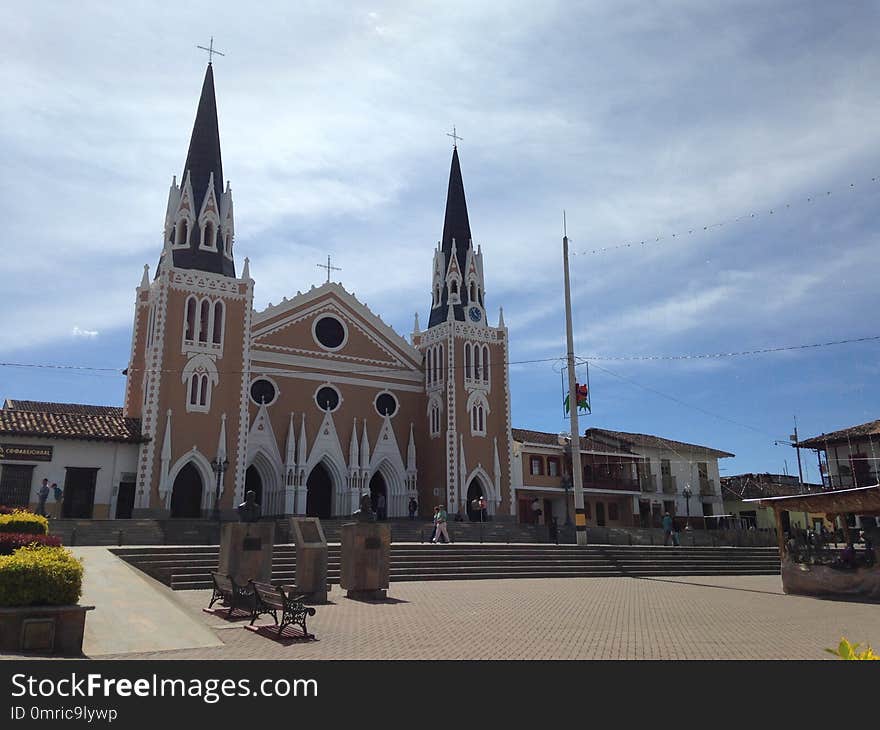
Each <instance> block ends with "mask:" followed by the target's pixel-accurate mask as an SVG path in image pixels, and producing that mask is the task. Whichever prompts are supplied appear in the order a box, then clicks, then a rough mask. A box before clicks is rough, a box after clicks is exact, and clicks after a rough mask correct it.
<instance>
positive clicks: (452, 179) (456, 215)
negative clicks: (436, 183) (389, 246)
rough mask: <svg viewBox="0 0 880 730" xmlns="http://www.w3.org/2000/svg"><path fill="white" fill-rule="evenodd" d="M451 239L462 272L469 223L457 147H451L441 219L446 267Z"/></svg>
mask: <svg viewBox="0 0 880 730" xmlns="http://www.w3.org/2000/svg"><path fill="white" fill-rule="evenodd" d="M453 240H454V241H455V255H456V257H457V258H458V268H459V271H461V272H462V274H464V267H465V264H466V262H467V250H468V248H469V247H470V245H471V224H470V222H469V221H468V212H467V201H466V200H465V197H464V183H463V182H462V179H461V164H460V163H459V161H458V147H454V148H453V149H452V166H451V167H450V169H449V188H448V190H447V191H446V218H445V219H444V221H443V239H442V244H443V245H442V247H443V254H444V256H445V258H446V266H447V267H448V266H449V258H450V256H451V254H452V242H453Z"/></svg>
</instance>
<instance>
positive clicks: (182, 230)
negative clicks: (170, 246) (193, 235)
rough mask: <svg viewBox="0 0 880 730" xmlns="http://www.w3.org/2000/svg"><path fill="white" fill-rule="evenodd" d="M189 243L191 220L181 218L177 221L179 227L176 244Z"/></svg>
mask: <svg viewBox="0 0 880 730" xmlns="http://www.w3.org/2000/svg"><path fill="white" fill-rule="evenodd" d="M187 243H189V221H188V220H187V219H186V218H181V219H180V220H179V221H177V227H176V229H175V234H174V245H175V246H186V245H187Z"/></svg>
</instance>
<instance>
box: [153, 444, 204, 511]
mask: <svg viewBox="0 0 880 730" xmlns="http://www.w3.org/2000/svg"><path fill="white" fill-rule="evenodd" d="M189 463H192V464H193V466H195V468H196V469H197V470H198V472H199V476H200V477H201V478H202V499H201V506H202V512H203V513H205V512H208V511H209V510H211V509H212V508H213V506H214V492H215V490H216V484H215V477H214V470H213V469H212V468H211V462H210V461H208V458H207V457H206V456H205V455H204V454H203V453H202V452H201V451H199V450H198V449H197V448H196V447H195V446H193V447H192V450H191V451H187V452H186V453H185V454H184V455H183V456H181V457H180V458H179V459H178V460H177V461H176V462H174V466H172V467H171V469H170V470H169V472H168V478H167V480H166V482H165V492H164V493H161V492H160V494H159V499H160V501H161V504H162V506H163V507H164V508H165V509H166V510H169V511H170V510H171V496H172V494H173V493H174V482H175V481H176V480H177V475H178V474H179V473H180V470H181V469H183V467H185V466H186V465H187V464H189Z"/></svg>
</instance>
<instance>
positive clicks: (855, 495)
mask: <svg viewBox="0 0 880 730" xmlns="http://www.w3.org/2000/svg"><path fill="white" fill-rule="evenodd" d="M743 501H744V502H755V503H757V504H758V505H759V506H761V507H770V508H771V509H775V510H789V511H795V512H824V513H825V514H833V515H840V514H857V515H880V484H874V485H873V486H870V487H855V488H853V489H836V490H833V491H827V492H814V493H812V494H792V495H788V496H785V497H763V498H761V499H745V500H743Z"/></svg>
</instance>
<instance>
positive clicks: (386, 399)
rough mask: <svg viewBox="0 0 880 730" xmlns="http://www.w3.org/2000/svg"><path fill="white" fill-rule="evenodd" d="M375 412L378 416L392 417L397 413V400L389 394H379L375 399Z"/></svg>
mask: <svg viewBox="0 0 880 730" xmlns="http://www.w3.org/2000/svg"><path fill="white" fill-rule="evenodd" d="M376 410H377V411H379V415H380V416H393V415H394V414H395V413H397V398H395V397H394V396H393V395H391V393H379V395H378V396H377V397H376Z"/></svg>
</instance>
